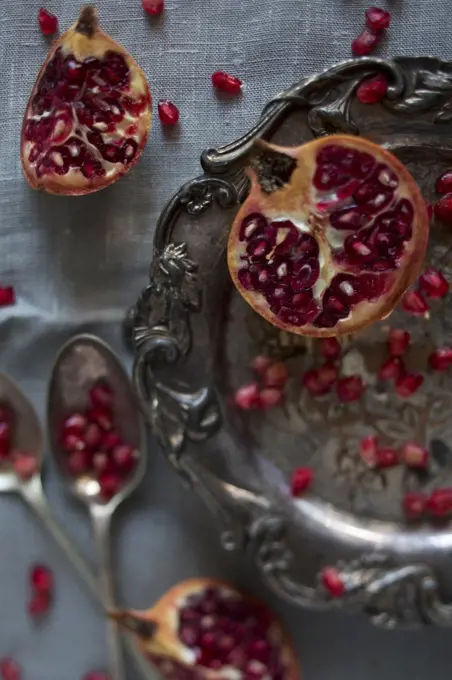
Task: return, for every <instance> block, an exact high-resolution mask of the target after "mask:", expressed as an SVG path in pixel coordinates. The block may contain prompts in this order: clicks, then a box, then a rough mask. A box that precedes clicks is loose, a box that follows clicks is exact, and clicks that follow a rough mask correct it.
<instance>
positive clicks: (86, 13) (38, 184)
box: [21, 7, 151, 196]
mask: <svg viewBox="0 0 452 680" xmlns="http://www.w3.org/2000/svg"><path fill="white" fill-rule="evenodd" d="M150 121H151V96H150V92H149V88H148V85H147V82H146V78H145V76H144V73H143V72H142V70H141V69H140V67H139V66H138V64H137V63H136V61H135V60H134V59H133V58H132V57H131V56H130V55H129V54H128V53H127V52H126V51H125V50H124V48H122V47H121V46H120V45H119V44H118V43H116V42H115V41H114V40H113V39H112V38H110V37H109V36H108V35H107V34H106V33H104V32H103V31H101V29H100V28H99V24H98V19H97V14H96V12H95V10H94V8H93V7H85V8H84V9H82V12H81V14H80V18H79V20H78V21H77V22H76V23H75V24H74V26H72V28H70V29H69V31H67V32H66V33H65V34H64V35H63V36H62V37H61V38H60V39H59V40H58V41H57V42H56V43H55V44H54V45H53V46H52V48H51V50H50V52H49V55H48V57H47V59H46V61H45V63H44V65H43V67H42V69H41V71H40V73H39V75H38V78H37V81H36V83H35V85H34V87H33V91H32V93H31V97H30V100H29V102H28V105H27V109H26V111H25V116H24V121H23V125H22V136H21V158H22V165H23V168H24V172H25V177H26V179H27V180H28V182H29V183H30V185H31V186H32V187H33V188H34V189H43V190H44V191H47V192H48V193H52V194H65V195H68V196H78V195H82V194H88V193H92V192H94V191H98V190H100V189H103V188H104V187H106V186H108V185H110V184H112V183H113V182H115V181H116V180H117V179H119V178H120V177H121V176H122V175H124V174H125V173H126V172H128V171H129V170H130V168H132V167H133V166H134V165H135V164H136V162H137V161H138V158H139V157H140V155H141V152H142V151H143V148H144V146H145V144H146V140H147V135H148V130H149V126H150Z"/></svg>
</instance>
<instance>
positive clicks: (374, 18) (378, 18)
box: [366, 7, 391, 32]
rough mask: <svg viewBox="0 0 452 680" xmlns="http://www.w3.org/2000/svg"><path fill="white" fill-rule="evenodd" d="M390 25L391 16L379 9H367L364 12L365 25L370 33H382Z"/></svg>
mask: <svg viewBox="0 0 452 680" xmlns="http://www.w3.org/2000/svg"><path fill="white" fill-rule="evenodd" d="M390 23H391V15H390V13H389V12H387V11H386V10H384V9H381V8H380V7H369V9H368V10H366V24H367V25H368V27H369V28H370V29H371V30H372V31H375V32H377V31H383V30H385V29H386V28H389V24H390Z"/></svg>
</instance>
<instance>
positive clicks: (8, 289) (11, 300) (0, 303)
mask: <svg viewBox="0 0 452 680" xmlns="http://www.w3.org/2000/svg"><path fill="white" fill-rule="evenodd" d="M15 302H16V294H15V292H14V288H13V287H12V286H0V307H11V305H14V304H15Z"/></svg>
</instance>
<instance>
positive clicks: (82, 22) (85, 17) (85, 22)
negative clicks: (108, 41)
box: [75, 5, 99, 38]
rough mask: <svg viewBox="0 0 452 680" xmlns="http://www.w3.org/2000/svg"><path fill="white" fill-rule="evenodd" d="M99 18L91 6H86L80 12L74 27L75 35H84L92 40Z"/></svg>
mask: <svg viewBox="0 0 452 680" xmlns="http://www.w3.org/2000/svg"><path fill="white" fill-rule="evenodd" d="M98 24H99V18H98V14H97V10H96V8H95V7H93V6H92V5H87V6H86V7H84V8H83V9H82V11H81V12H80V17H79V20H78V21H77V24H76V26H75V30H76V31H77V33H82V34H83V35H86V37H87V38H92V37H93V35H94V33H95V32H96V30H97V27H98Z"/></svg>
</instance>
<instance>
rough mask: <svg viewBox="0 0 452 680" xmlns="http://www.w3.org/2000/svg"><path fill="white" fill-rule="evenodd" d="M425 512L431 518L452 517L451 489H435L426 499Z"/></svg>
mask: <svg viewBox="0 0 452 680" xmlns="http://www.w3.org/2000/svg"><path fill="white" fill-rule="evenodd" d="M425 507H426V510H427V512H428V513H429V514H430V515H431V516H432V517H438V518H441V517H450V516H451V515H452V489H436V490H435V491H433V492H432V493H431V494H430V496H429V497H428V499H427V503H426V506H425Z"/></svg>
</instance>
